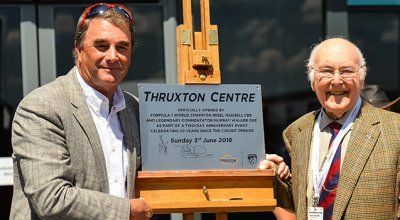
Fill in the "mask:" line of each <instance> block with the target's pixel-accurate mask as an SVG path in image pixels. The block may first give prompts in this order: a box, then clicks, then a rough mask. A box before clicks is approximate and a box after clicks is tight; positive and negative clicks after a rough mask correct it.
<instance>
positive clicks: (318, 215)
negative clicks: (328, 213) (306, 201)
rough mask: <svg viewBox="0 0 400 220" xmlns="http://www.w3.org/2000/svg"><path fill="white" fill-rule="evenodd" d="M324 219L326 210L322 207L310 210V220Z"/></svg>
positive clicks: (310, 208)
mask: <svg viewBox="0 0 400 220" xmlns="http://www.w3.org/2000/svg"><path fill="white" fill-rule="evenodd" d="M323 219H324V208H322V207H309V208H308V220H323Z"/></svg>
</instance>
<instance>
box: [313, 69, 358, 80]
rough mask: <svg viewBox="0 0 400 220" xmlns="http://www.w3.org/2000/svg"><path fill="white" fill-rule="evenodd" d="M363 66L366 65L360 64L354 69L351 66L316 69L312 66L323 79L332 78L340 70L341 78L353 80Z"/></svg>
mask: <svg viewBox="0 0 400 220" xmlns="http://www.w3.org/2000/svg"><path fill="white" fill-rule="evenodd" d="M362 67H364V66H360V67H359V68H358V69H354V68H351V67H345V68H342V69H332V68H330V67H322V68H321V69H315V68H314V67H311V68H312V69H314V70H315V71H317V72H318V74H319V76H320V77H321V79H325V80H332V79H333V77H334V76H335V73H336V72H339V76H340V78H341V79H343V80H352V79H353V78H354V77H355V76H356V74H357V73H358V71H360V69H361V68H362Z"/></svg>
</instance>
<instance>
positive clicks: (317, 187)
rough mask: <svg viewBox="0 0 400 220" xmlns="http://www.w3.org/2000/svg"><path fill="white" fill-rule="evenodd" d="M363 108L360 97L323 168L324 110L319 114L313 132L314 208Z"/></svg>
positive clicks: (329, 152)
mask: <svg viewBox="0 0 400 220" xmlns="http://www.w3.org/2000/svg"><path fill="white" fill-rule="evenodd" d="M360 107H361V98H360V97H358V100H357V103H356V106H355V107H354V108H353V109H352V110H351V112H350V115H349V116H348V117H347V119H346V121H345V122H344V124H343V126H342V128H341V129H340V131H339V133H338V134H337V136H336V137H335V139H334V141H333V142H332V145H331V147H330V149H329V151H328V154H327V155H326V157H325V160H324V162H323V163H322V166H321V168H320V167H319V156H320V155H319V148H320V138H319V135H320V132H321V131H320V129H319V125H320V123H321V118H322V110H321V112H320V113H319V116H318V119H317V121H316V122H315V125H314V131H313V145H312V152H311V156H312V160H311V168H312V174H313V175H312V176H313V183H314V196H313V206H314V207H316V206H317V205H318V203H319V196H320V193H321V189H322V185H323V184H324V182H325V179H326V176H327V175H328V172H329V168H330V167H331V164H332V161H333V158H334V156H335V153H336V151H337V149H338V147H339V144H340V142H341V141H342V140H343V138H344V136H345V135H346V134H347V132H349V130H350V128H351V125H350V124H351V123H352V122H353V121H354V120H355V118H356V116H357V113H358V112H359V109H360Z"/></svg>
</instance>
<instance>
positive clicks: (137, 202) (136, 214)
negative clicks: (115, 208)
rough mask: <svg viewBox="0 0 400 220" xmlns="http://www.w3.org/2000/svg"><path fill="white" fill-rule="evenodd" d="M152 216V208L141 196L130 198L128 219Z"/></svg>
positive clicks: (136, 219) (135, 219)
mask: <svg viewBox="0 0 400 220" xmlns="http://www.w3.org/2000/svg"><path fill="white" fill-rule="evenodd" d="M152 216H153V210H151V208H150V206H149V205H148V204H147V203H146V201H144V199H143V198H139V199H131V213H130V220H142V219H150V218H151V217H152Z"/></svg>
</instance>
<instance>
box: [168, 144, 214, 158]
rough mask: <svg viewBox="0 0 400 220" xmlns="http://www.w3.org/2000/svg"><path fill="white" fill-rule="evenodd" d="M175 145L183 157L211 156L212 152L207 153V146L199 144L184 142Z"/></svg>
mask: <svg viewBox="0 0 400 220" xmlns="http://www.w3.org/2000/svg"><path fill="white" fill-rule="evenodd" d="M175 147H177V148H178V149H179V150H180V151H181V157H183V158H200V157H208V158H212V157H213V154H209V153H207V148H205V147H203V146H201V145H194V146H193V145H191V144H184V145H181V146H179V145H175Z"/></svg>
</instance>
